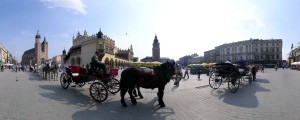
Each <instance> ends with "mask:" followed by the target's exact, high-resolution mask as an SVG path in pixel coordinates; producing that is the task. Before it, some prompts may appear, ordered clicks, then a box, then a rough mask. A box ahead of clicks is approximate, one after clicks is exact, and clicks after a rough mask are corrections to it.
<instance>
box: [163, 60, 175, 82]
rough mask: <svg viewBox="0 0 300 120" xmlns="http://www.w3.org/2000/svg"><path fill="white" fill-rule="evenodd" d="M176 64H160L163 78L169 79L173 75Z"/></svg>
mask: <svg viewBox="0 0 300 120" xmlns="http://www.w3.org/2000/svg"><path fill="white" fill-rule="evenodd" d="M175 69H176V64H175V62H168V61H167V62H165V63H163V64H161V70H162V73H163V74H164V77H166V78H171V77H172V76H173V75H174V74H175Z"/></svg>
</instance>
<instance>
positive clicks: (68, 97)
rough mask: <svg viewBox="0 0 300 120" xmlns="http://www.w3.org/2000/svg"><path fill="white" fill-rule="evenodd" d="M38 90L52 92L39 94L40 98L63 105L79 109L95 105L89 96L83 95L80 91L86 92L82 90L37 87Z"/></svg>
mask: <svg viewBox="0 0 300 120" xmlns="http://www.w3.org/2000/svg"><path fill="white" fill-rule="evenodd" d="M39 87H40V88H42V89H46V90H50V91H53V92H48V93H40V95H41V96H43V97H46V98H49V99H52V100H56V101H61V102H63V103H64V104H70V105H76V106H80V107H87V106H91V105H92V104H96V103H95V102H94V101H93V100H92V99H91V97H90V96H87V95H85V94H83V93H82V92H81V91H83V90H86V89H84V88H79V87H78V89H76V88H73V87H71V86H70V87H69V88H68V89H63V88H62V87H61V86H60V85H39Z"/></svg>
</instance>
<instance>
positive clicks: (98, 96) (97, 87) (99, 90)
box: [90, 82, 108, 102]
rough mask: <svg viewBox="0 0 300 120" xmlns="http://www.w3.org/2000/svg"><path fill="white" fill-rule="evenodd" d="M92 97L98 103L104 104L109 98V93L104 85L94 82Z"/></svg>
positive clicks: (91, 90) (91, 89)
mask: <svg viewBox="0 0 300 120" xmlns="http://www.w3.org/2000/svg"><path fill="white" fill-rule="evenodd" d="M90 95H91V97H92V98H93V99H94V100H95V101H96V102H104V101H105V100H106V99H107V97H108V92H107V89H106V87H105V86H104V84H102V83H100V82H94V83H93V84H92V85H91V86H90Z"/></svg>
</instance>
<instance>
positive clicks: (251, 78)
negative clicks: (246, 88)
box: [246, 72, 253, 84]
mask: <svg viewBox="0 0 300 120" xmlns="http://www.w3.org/2000/svg"><path fill="white" fill-rule="evenodd" d="M246 79H248V82H249V84H251V83H252V81H253V75H252V73H251V72H249V73H248V74H247V76H246Z"/></svg>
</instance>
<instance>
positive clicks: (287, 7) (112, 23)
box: [0, 0, 300, 60]
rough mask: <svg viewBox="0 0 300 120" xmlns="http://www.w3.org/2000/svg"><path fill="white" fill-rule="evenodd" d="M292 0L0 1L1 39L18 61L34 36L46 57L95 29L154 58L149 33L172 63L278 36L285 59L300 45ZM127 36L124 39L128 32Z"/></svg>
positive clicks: (141, 55)
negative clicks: (44, 48)
mask: <svg viewBox="0 0 300 120" xmlns="http://www.w3.org/2000/svg"><path fill="white" fill-rule="evenodd" d="M299 2H300V1H297V0H285V1H283V0H1V1H0V42H1V43H2V44H3V45H4V46H6V48H7V49H8V50H9V51H10V52H11V53H12V55H13V56H15V57H16V58H17V59H18V60H21V57H22V54H23V53H24V51H26V50H28V49H31V48H33V47H34V42H35V34H36V32H37V30H39V31H40V34H41V37H46V40H47V41H48V43H49V58H52V57H53V56H55V55H59V54H61V53H62V50H63V49H64V48H65V49H66V50H68V49H69V48H70V47H71V44H72V37H73V35H74V36H75V35H76V34H77V32H78V31H79V32H80V33H81V34H83V31H84V30H86V31H87V33H88V34H89V35H91V34H95V33H97V32H98V31H99V29H100V28H101V30H102V32H103V33H104V34H105V35H107V36H109V37H110V38H112V39H114V40H115V41H116V45H117V47H119V48H121V49H127V48H129V47H130V45H131V44H132V45H133V49H134V56H136V57H139V58H140V59H142V58H144V57H146V56H151V55H152V43H153V39H154V36H155V34H157V37H158V39H159V42H160V48H161V57H169V58H173V59H176V60H177V59H178V58H179V57H182V56H184V55H190V54H193V53H198V54H199V55H203V52H204V51H207V50H211V49H213V48H214V47H215V46H218V45H221V44H224V43H230V42H236V41H241V40H249V39H250V38H259V39H270V38H274V39H283V59H286V58H287V54H288V53H289V51H290V47H291V44H292V43H294V46H298V43H299V42H300V34H299V31H300V22H299V21H300V13H299V11H300V7H298V6H297V5H299V4H300V3H299ZM126 33H127V35H126Z"/></svg>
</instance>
